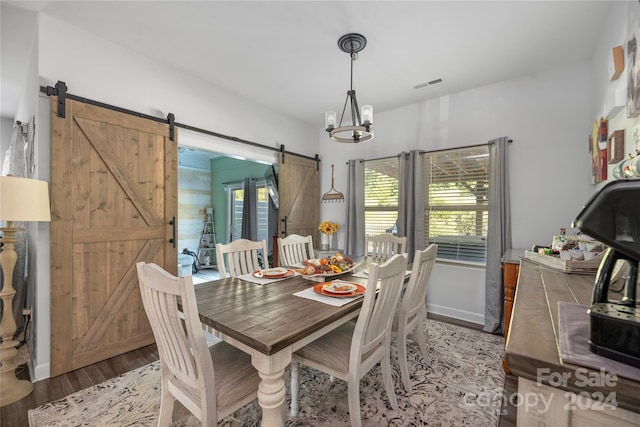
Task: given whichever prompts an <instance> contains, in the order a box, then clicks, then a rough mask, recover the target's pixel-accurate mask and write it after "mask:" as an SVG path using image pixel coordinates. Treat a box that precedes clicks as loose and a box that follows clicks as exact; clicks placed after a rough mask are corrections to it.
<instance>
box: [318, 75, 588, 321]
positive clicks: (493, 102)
mask: <svg viewBox="0 0 640 427" xmlns="http://www.w3.org/2000/svg"><path fill="white" fill-rule="evenodd" d="M589 87H590V69H589V63H588V62H583V63H579V64H575V65H573V66H570V67H565V68H562V69H558V70H551V71H547V72H544V73H539V74H534V75H530V76H525V77H522V78H518V79H514V80H510V81H505V82H501V83H497V84H494V85H490V86H485V87H481V88H477V89H474V90H470V91H465V92H461V93H457V94H452V95H449V96H446V97H442V98H439V99H434V100H431V101H426V102H422V103H418V104H413V105H408V106H405V107H403V108H399V109H396V110H393V111H389V112H385V113H381V114H377V115H376V117H375V118H374V119H375V123H374V127H375V132H376V135H375V138H374V140H373V142H371V143H368V144H366V143H365V144H359V145H350V144H344V145H339V146H338V148H339V149H338V150H336V146H335V144H336V143H334V142H332V141H330V140H329V138H328V137H327V135H326V133H324V132H321V134H320V144H321V146H322V147H324V148H321V150H320V152H321V153H322V154H323V162H322V173H323V179H322V181H323V184H322V188H323V191H325V189H328V188H329V186H330V184H329V182H330V181H329V179H330V169H329V170H328V169H327V168H329V167H330V165H331V163H336V165H337V169H336V183H337V184H336V186H337V188H338V190H341V191H344V190H346V178H347V167H346V165H345V159H356V158H364V159H371V158H377V157H384V156H392V155H395V154H398V153H399V152H401V151H409V150H413V149H421V150H427V151H428V150H435V149H441V148H452V147H457V146H464V145H470V144H481V143H484V142H487V141H489V140H491V139H493V138H497V137H501V136H508V137H509V138H512V139H513V143H512V144H511V145H510V146H509V169H510V184H511V218H512V231H513V246H514V247H515V248H531V246H533V245H534V244H549V243H551V239H552V238H553V235H554V234H558V232H559V231H560V228H561V227H565V228H567V230H569V229H570V223H571V221H572V220H573V219H574V217H575V215H576V214H577V213H578V211H579V209H580V207H581V206H582V204H583V203H584V201H585V200H586V199H587V198H588V197H589V195H590V194H591V191H592V188H591V187H590V186H589V183H588V177H589V175H588V171H589V169H588V166H589V163H588V161H589V155H588V150H587V148H588V144H587V140H586V135H588V133H587V130H588V129H589ZM374 107H375V106H374ZM344 209H345V206H344V205H341V206H340V207H337V206H330V205H322V214H321V217H322V218H323V219H332V220H337V221H338V222H339V223H341V224H344V223H345V215H344ZM340 238H342V239H344V235H341V236H340ZM484 281H485V271H484V269H478V268H469V267H456V266H452V265H445V264H437V265H436V268H435V271H434V277H433V279H432V280H431V282H430V285H429V286H430V287H429V295H428V300H429V302H430V309H431V310H432V311H433V312H435V313H438V314H443V315H448V316H453V317H458V318H460V319H463V320H467V321H470V322H475V323H483V322H484V308H485V304H484Z"/></svg>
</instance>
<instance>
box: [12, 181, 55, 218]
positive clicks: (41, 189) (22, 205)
mask: <svg viewBox="0 0 640 427" xmlns="http://www.w3.org/2000/svg"><path fill="white" fill-rule="evenodd" d="M0 221H47V222H48V221H51V208H50V207H49V185H48V183H47V182H46V181H39V180H37V179H28V178H19V177H16V176H0Z"/></svg>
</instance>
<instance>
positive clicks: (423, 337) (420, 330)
mask: <svg viewBox="0 0 640 427" xmlns="http://www.w3.org/2000/svg"><path fill="white" fill-rule="evenodd" d="M413 338H414V339H415V340H416V341H417V342H418V345H419V346H420V351H421V352H422V357H423V358H424V363H425V365H429V348H428V347H427V334H426V332H425V330H424V321H420V322H418V324H417V325H416V328H415V329H414V330H413Z"/></svg>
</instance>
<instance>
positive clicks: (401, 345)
mask: <svg viewBox="0 0 640 427" xmlns="http://www.w3.org/2000/svg"><path fill="white" fill-rule="evenodd" d="M397 346H398V363H399V364H400V376H401V377H402V385H403V386H404V389H405V390H406V391H408V392H410V391H412V390H413V389H412V388H411V380H410V378H411V377H410V376H409V365H408V363H407V334H406V331H402V333H399V334H398V340H397Z"/></svg>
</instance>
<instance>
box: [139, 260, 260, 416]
mask: <svg viewBox="0 0 640 427" xmlns="http://www.w3.org/2000/svg"><path fill="white" fill-rule="evenodd" d="M136 267H137V270H138V280H139V285H140V294H141V296H142V302H143V304H144V309H145V312H146V313H147V317H148V318H149V323H150V324H151V329H152V331H153V335H154V337H155V340H156V344H157V346H158V354H159V356H160V372H161V376H162V390H161V400H160V416H159V419H158V425H159V426H168V425H170V424H171V421H172V420H171V418H172V413H173V407H174V404H175V401H176V400H178V401H179V402H180V403H181V404H182V405H184V407H185V408H187V409H188V410H189V411H190V412H191V413H192V414H193V415H195V417H196V418H197V419H198V420H199V421H200V422H201V423H202V425H206V426H210V425H217V423H218V420H221V419H222V418H224V417H226V416H228V415H230V414H232V413H233V412H235V411H237V410H238V409H240V408H242V407H243V406H245V405H246V404H248V403H250V402H251V401H253V400H254V399H256V398H257V393H258V384H259V382H260V377H259V376H258V372H257V371H256V369H255V368H254V367H253V365H251V358H250V356H249V355H248V354H246V353H244V352H242V351H240V350H238V349H236V348H235V347H233V346H231V345H230V344H227V343H226V342H220V343H218V344H216V345H213V346H211V347H208V346H207V343H206V341H205V336H204V332H203V330H202V328H201V325H200V319H199V317H198V307H197V304H196V296H195V291H194V288H193V282H192V279H191V276H183V277H175V276H173V275H171V274H169V273H168V272H166V271H165V270H163V269H162V268H160V267H159V266H158V265H156V264H145V263H144V262H139V263H138V264H137V265H136ZM178 299H179V300H180V301H181V303H182V312H183V313H184V316H183V317H184V319H182V318H181V317H180V312H179V311H178ZM151 391H153V390H151Z"/></svg>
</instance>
